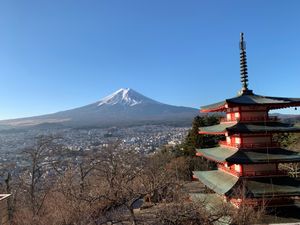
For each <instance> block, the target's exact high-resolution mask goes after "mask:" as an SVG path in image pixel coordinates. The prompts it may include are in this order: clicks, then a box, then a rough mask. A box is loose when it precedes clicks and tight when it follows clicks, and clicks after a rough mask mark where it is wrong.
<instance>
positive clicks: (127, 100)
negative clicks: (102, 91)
mask: <svg viewBox="0 0 300 225" xmlns="http://www.w3.org/2000/svg"><path fill="white" fill-rule="evenodd" d="M141 103H158V102H156V101H154V100H152V99H150V98H147V97H146V96H144V95H142V94H140V93H138V92H136V91H134V90H132V89H130V88H121V89H119V90H118V91H116V92H114V93H112V94H111V95H108V96H106V97H105V98H103V99H101V100H100V101H99V102H98V106H102V105H116V104H121V105H126V106H134V105H138V104H141Z"/></svg>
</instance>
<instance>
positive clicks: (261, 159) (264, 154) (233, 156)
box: [197, 147, 300, 164]
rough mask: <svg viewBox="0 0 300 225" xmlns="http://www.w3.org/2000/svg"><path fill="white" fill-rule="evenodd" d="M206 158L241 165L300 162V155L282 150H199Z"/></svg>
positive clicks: (221, 148) (216, 148)
mask: <svg viewBox="0 0 300 225" xmlns="http://www.w3.org/2000/svg"><path fill="white" fill-rule="evenodd" d="M197 152H199V153H201V154H202V155H203V156H204V157H207V158H210V159H213V160H215V161H217V162H229V163H239V164H253V163H268V162H300V153H298V152H293V151H290V150H286V149H282V148H270V149H267V148H263V149H251V150H250V149H240V150H238V149H231V148H225V147H215V148H205V149H197Z"/></svg>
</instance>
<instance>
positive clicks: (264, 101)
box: [201, 94, 300, 110]
mask: <svg viewBox="0 0 300 225" xmlns="http://www.w3.org/2000/svg"><path fill="white" fill-rule="evenodd" d="M226 103H227V104H233V105H268V107H269V108H270V109H276V108H281V106H285V105H287V104H291V105H293V106H296V105H297V106H300V98H284V97H270V96H262V95H255V94H243V95H240V96H237V97H234V98H230V99H226V100H225V101H221V102H218V103H215V104H211V105H206V106H202V107H201V109H202V110H210V109H217V108H220V107H222V106H224V105H225V104H226Z"/></svg>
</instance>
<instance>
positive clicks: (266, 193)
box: [193, 170, 300, 198]
mask: <svg viewBox="0 0 300 225" xmlns="http://www.w3.org/2000/svg"><path fill="white" fill-rule="evenodd" d="M193 174H194V177H196V178H198V179H199V180H200V181H201V182H202V183H203V184H204V185H205V186H207V187H208V188H210V189H212V190H213V191H214V192H216V193H218V194H221V195H226V196H231V197H234V196H239V197H240V196H243V195H244V196H245V197H247V198H264V197H272V196H277V197H288V196H300V181H298V180H296V179H293V178H291V177H288V176H286V177H262V178H239V177H235V176H233V175H230V174H228V173H226V172H222V171H220V170H212V171H195V172H193ZM240 192H243V193H240Z"/></svg>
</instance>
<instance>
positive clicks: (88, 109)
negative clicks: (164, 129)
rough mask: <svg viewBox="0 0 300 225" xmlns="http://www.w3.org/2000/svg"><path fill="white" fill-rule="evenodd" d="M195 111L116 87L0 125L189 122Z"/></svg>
mask: <svg viewBox="0 0 300 225" xmlns="http://www.w3.org/2000/svg"><path fill="white" fill-rule="evenodd" d="M197 114H198V110H197V109H194V108H189V107H181V106H172V105H167V104H163V103H160V102H157V101H155V100H153V99H150V98H148V97H146V96H144V95H142V94H140V93H138V92H136V91H134V90H132V89H128V88H127V89H120V90H118V91H116V92H114V93H113V94H111V95H109V96H107V97H105V98H103V99H101V100H100V101H97V102H95V103H92V104H89V105H86V106H83V107H79V108H75V109H71V110H67V111H61V112H57V113H54V114H49V115H43V116H37V117H31V118H23V119H15V120H6V121H0V126H1V125H2V126H14V127H15V126H16V127H20V126H34V125H39V126H40V125H41V124H46V125H47V124H52V125H53V124H59V125H62V126H71V127H102V126H125V125H126V126H128V125H138V124H139V125H142V124H161V123H172V124H174V125H183V124H190V123H191V122H192V120H193V118H194V116H196V115H197Z"/></svg>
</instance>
